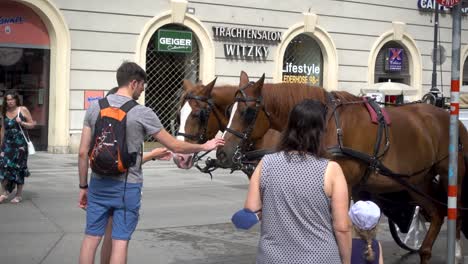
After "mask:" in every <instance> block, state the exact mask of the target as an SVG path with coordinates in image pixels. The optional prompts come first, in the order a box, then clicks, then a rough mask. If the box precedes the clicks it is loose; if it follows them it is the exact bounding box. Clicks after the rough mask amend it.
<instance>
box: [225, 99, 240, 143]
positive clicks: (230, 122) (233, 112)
mask: <svg viewBox="0 0 468 264" xmlns="http://www.w3.org/2000/svg"><path fill="white" fill-rule="evenodd" d="M237 104H238V102H235V103H234V105H233V106H232V109H231V116H230V117H229V123H228V125H227V127H228V128H231V125H232V120H233V119H234V115H235V114H236V111H237ZM226 132H227V130H224V133H223V138H224V135H226Z"/></svg>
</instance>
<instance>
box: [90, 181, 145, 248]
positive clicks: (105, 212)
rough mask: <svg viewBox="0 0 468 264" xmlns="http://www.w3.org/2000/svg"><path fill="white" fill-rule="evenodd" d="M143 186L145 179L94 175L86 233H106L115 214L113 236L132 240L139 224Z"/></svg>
mask: <svg viewBox="0 0 468 264" xmlns="http://www.w3.org/2000/svg"><path fill="white" fill-rule="evenodd" d="M125 184H126V185H127V186H126V187H125ZM141 187H142V184H141V183H128V182H127V183H125V182H124V181H119V180H114V179H110V178H97V177H92V178H91V181H90V183H89V189H88V206H87V209H86V212H87V213H86V231H85V233H86V234H87V235H91V236H103V235H104V233H105V230H106V226H107V221H108V220H109V216H111V215H112V216H113V223H112V239H117V240H130V238H131V236H132V233H133V232H134V231H135V228H136V226H137V224H138V218H139V211H140V204H141ZM124 189H125V196H124ZM124 201H125V202H124Z"/></svg>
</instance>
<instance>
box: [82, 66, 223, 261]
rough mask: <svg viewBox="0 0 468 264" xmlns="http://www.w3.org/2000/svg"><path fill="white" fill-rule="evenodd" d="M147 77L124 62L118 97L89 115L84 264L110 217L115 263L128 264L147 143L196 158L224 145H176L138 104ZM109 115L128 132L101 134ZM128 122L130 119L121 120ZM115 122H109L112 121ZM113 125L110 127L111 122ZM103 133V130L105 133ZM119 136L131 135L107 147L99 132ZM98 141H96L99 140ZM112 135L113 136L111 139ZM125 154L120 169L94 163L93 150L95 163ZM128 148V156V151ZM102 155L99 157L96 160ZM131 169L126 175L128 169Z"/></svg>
mask: <svg viewBox="0 0 468 264" xmlns="http://www.w3.org/2000/svg"><path fill="white" fill-rule="evenodd" d="M145 82H146V73H145V71H144V70H143V69H142V68H141V67H140V66H138V65H137V64H136V63H133V62H124V63H123V64H122V65H121V66H120V67H119V68H118V70H117V83H118V86H119V89H118V91H117V93H115V94H111V95H109V96H107V97H106V98H103V99H101V100H99V101H95V102H92V103H91V105H90V107H89V108H88V110H87V111H86V115H85V120H84V124H83V129H82V135H81V142H80V149H79V164H78V166H79V182H80V183H79V187H80V193H79V206H80V207H82V208H85V207H86V208H87V210H86V230H85V237H84V239H83V242H82V245H81V251H80V260H79V262H80V263H81V264H86V263H89V264H91V263H94V258H95V254H96V249H97V247H98V245H99V243H100V241H101V238H102V236H103V235H104V233H105V228H106V225H107V221H108V219H109V216H110V215H111V214H112V216H113V224H112V252H111V257H110V262H111V263H126V260H127V251H128V242H129V240H130V239H131V235H132V234H133V232H134V231H135V228H136V226H137V223H138V216H139V209H140V200H141V188H142V183H143V174H142V170H141V164H142V155H141V145H142V143H143V140H144V137H145V136H147V135H151V136H153V137H154V138H155V139H156V140H158V141H159V142H160V143H161V144H162V145H164V146H165V147H167V148H168V149H169V150H170V151H172V152H177V153H193V152H199V151H208V150H211V149H214V148H216V147H217V146H220V145H222V144H223V143H224V141H223V140H222V139H212V140H210V141H208V142H206V143H205V144H203V145H199V144H190V143H187V142H183V141H178V140H176V139H175V138H174V137H173V136H171V135H170V134H169V133H168V132H167V131H166V130H165V129H164V128H163V127H162V125H161V122H160V121H159V118H158V117H157V116H156V114H155V113H154V112H153V111H152V109H150V108H148V107H145V106H142V105H139V104H137V103H135V101H134V100H137V99H138V98H139V96H140V95H141V93H142V92H143V91H144V89H145ZM103 109H105V110H110V111H107V112H108V113H114V114H115V113H117V115H116V116H115V117H116V118H117V119H115V120H119V121H120V122H123V120H124V119H125V120H126V121H125V122H126V124H125V127H126V129H125V130H124V131H118V130H117V129H116V127H113V128H111V127H108V128H107V129H106V130H104V129H103V130H102V131H100V130H96V127H98V126H97V124H102V123H97V122H98V121H99V122H101V121H103V119H101V116H102V115H101V114H102V113H103V112H102V111H103ZM119 118H124V119H119ZM107 121H109V120H107ZM109 122H110V121H109ZM99 128H101V127H99ZM96 131H98V132H99V133H100V132H103V133H104V132H106V131H107V132H106V133H111V134H112V133H113V134H112V135H115V136H116V137H118V138H120V137H121V136H122V133H123V134H124V135H125V137H124V138H126V140H125V141H126V142H116V143H117V144H111V145H112V146H110V145H108V144H107V143H106V144H103V143H104V142H106V140H108V139H109V138H106V136H105V135H104V134H103V135H102V136H100V137H99V138H96V136H97V133H96V134H95V133H94V132H96ZM93 135H94V140H93ZM106 135H107V134H106ZM116 146H117V147H118V148H119V153H120V154H121V155H120V154H119V157H122V158H124V159H120V158H119V159H118V162H117V163H115V162H114V163H112V164H111V166H102V164H99V162H97V161H98V160H101V159H90V160H89V159H88V154H89V153H90V150H91V156H92V157H100V156H99V155H107V154H109V153H108V152H100V151H101V150H106V149H107V148H115V147H116ZM123 148H126V151H123ZM94 155H96V156H94ZM127 164H130V166H129V168H128V169H126V167H125V166H126V165H127ZM90 165H91V167H92V169H93V172H92V175H91V180H90V182H89V189H88V173H87V172H88V167H89V166H90ZM116 169H118V170H119V171H124V173H116V174H113V175H108V174H106V173H101V174H99V173H96V171H114V170H116Z"/></svg>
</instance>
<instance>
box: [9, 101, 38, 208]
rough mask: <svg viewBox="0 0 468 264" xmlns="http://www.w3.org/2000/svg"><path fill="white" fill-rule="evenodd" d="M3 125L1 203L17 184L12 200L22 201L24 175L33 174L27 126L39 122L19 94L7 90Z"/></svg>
mask: <svg viewBox="0 0 468 264" xmlns="http://www.w3.org/2000/svg"><path fill="white" fill-rule="evenodd" d="M2 119H3V122H2V123H3V125H2V128H1V147H0V180H1V181H2V184H1V186H2V194H1V195H0V203H2V202H4V201H5V200H7V199H8V198H9V195H10V193H11V192H12V191H13V190H14V188H15V186H16V194H15V197H14V198H13V199H12V200H11V201H10V202H11V203H20V202H21V201H22V200H23V187H24V178H25V177H28V176H29V175H30V173H29V169H28V153H29V152H28V144H27V139H26V137H28V133H27V129H32V128H34V126H35V125H36V122H35V121H34V120H33V119H32V118H31V113H30V112H29V110H28V109H27V108H26V107H24V106H21V103H20V99H19V95H18V94H17V93H15V92H7V93H6V94H5V96H4V97H3V106H2Z"/></svg>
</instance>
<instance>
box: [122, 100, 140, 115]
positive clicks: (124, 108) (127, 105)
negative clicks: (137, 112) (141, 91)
mask: <svg viewBox="0 0 468 264" xmlns="http://www.w3.org/2000/svg"><path fill="white" fill-rule="evenodd" d="M137 105H138V103H137V101H135V100H130V101H128V102H126V103H125V104H123V105H122V106H121V107H120V109H122V111H124V112H125V113H128V111H130V110H131V109H132V108H133V107H135V106H137Z"/></svg>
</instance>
